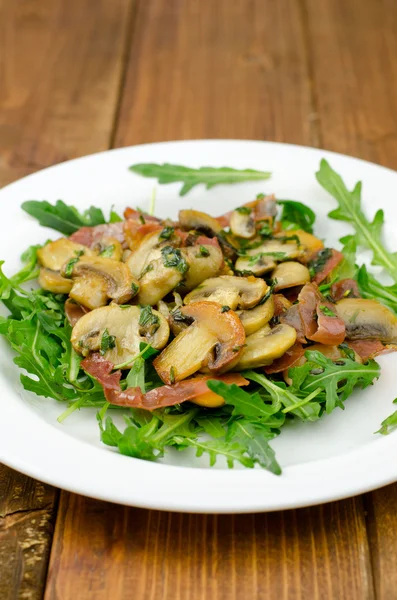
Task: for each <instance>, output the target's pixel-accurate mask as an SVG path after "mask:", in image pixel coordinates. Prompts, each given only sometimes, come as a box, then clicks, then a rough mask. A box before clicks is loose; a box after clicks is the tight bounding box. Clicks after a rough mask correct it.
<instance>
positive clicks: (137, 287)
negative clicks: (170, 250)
mask: <svg viewBox="0 0 397 600" xmlns="http://www.w3.org/2000/svg"><path fill="white" fill-rule="evenodd" d="M152 266H153V265H152ZM131 289H132V293H133V295H134V296H136V295H137V293H138V291H139V285H137V284H136V283H131Z"/></svg>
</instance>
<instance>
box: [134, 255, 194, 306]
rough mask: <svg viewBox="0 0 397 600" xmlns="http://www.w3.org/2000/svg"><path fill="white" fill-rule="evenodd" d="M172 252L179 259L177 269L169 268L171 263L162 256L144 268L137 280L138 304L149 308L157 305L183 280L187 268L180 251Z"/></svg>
mask: <svg viewBox="0 0 397 600" xmlns="http://www.w3.org/2000/svg"><path fill="white" fill-rule="evenodd" d="M170 247H171V246H170ZM174 251H175V252H176V253H177V254H175V256H177V258H180V263H179V268H178V267H176V266H170V265H171V263H172V262H173V261H171V260H168V261H167V257H166V256H164V255H161V256H160V257H159V258H157V259H156V260H152V261H151V262H150V263H149V264H148V265H147V266H146V269H145V272H144V273H143V275H142V277H141V278H140V280H139V286H140V289H139V294H138V297H137V298H138V302H139V304H143V305H146V304H149V305H151V306H153V305H154V304H157V303H158V302H159V301H160V300H161V299H162V298H164V296H166V295H167V294H169V292H171V291H172V290H173V289H174V288H176V287H177V286H178V284H180V283H181V281H182V280H183V278H184V276H185V273H186V270H187V269H188V268H189V266H188V264H187V263H186V261H185V259H184V257H183V256H182V254H181V251H180V250H179V249H178V248H176V249H174ZM160 254H161V253H160ZM185 269H186V270H185Z"/></svg>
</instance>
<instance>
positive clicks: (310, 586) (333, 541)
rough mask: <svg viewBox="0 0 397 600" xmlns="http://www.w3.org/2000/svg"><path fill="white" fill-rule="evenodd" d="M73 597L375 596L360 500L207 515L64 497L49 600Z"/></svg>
mask: <svg viewBox="0 0 397 600" xmlns="http://www.w3.org/2000/svg"><path fill="white" fill-rule="evenodd" d="M350 523H351V524H352V525H351V526H350V527H349V524H350ZM76 590H78V594H79V600H90V599H91V598H92V597H93V596H94V597H95V600H106V599H107V598H109V597H112V598H115V599H117V600H124V599H125V600H127V598H131V593H132V590H133V595H134V599H135V600H168V599H171V598H175V599H177V600H184V599H186V598H189V600H205V599H206V598H214V599H216V600H231V599H233V600H246V599H247V598H250V599H251V598H252V599H258V600H267V599H269V598H280V599H283V600H291V599H292V600H294V599H299V600H304V599H305V600H306V599H307V598H310V599H320V598H321V599H324V598H329V599H334V598H338V599H343V598H357V599H360V600H362V599H364V598H365V599H366V598H372V597H373V596H372V588H371V577H370V568H369V564H368V553H367V545H366V532H365V527H364V526H363V524H362V508H361V502H360V500H359V499H357V500H353V501H350V500H349V501H344V502H337V503H334V504H332V505H326V506H320V507H317V508H312V509H303V510H299V511H290V512H284V513H283V512H279V513H270V514H264V515H240V516H237V515H236V516H217V515H207V516H205V515H204V516H203V515H190V514H177V513H160V512H157V511H146V510H140V509H129V508H125V507H122V506H116V505H111V504H108V503H105V502H99V501H95V500H90V499H87V498H83V497H81V496H75V495H69V494H62V500H61V505H60V510H59V513H58V521H57V532H56V543H55V545H54V547H53V551H52V555H51V567H50V571H49V579H48V585H47V590H46V595H45V600H53V599H55V598H62V600H67V599H69V598H73V597H75V594H76Z"/></svg>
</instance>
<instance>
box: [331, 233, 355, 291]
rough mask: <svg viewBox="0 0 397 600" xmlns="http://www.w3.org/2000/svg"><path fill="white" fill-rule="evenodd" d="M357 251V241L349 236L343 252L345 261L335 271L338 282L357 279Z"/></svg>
mask: <svg viewBox="0 0 397 600" xmlns="http://www.w3.org/2000/svg"><path fill="white" fill-rule="evenodd" d="M343 239H344V238H343ZM356 251H357V244H356V240H355V239H354V237H353V236H348V239H347V240H345V244H344V246H343V248H342V250H341V252H342V254H343V261H342V262H341V263H340V264H339V265H338V266H337V267H336V269H335V275H336V278H337V280H339V281H340V280H341V279H350V278H354V279H355V278H356V272H357V267H356Z"/></svg>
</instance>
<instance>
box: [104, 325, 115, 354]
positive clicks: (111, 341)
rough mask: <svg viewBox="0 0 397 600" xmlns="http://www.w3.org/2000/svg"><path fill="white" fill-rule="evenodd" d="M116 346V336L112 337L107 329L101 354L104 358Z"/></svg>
mask: <svg viewBox="0 0 397 600" xmlns="http://www.w3.org/2000/svg"><path fill="white" fill-rule="evenodd" d="M115 345H116V336H114V335H110V334H109V331H108V330H107V329H105V331H104V332H103V334H102V338H101V350H100V352H101V354H102V356H103V355H104V354H105V353H106V352H107V351H108V350H112V348H114V347H115Z"/></svg>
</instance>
